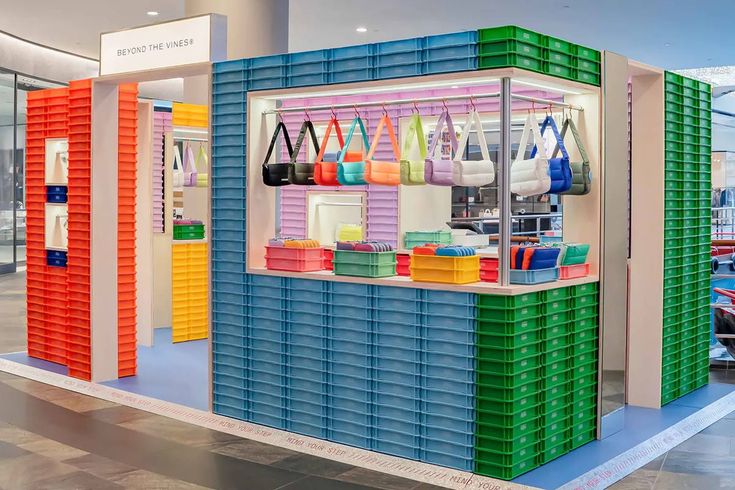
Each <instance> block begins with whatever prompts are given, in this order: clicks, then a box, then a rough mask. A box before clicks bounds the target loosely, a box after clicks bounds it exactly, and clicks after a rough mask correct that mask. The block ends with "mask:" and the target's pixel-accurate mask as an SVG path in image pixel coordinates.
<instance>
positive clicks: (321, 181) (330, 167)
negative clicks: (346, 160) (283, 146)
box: [314, 116, 345, 185]
mask: <svg viewBox="0 0 735 490" xmlns="http://www.w3.org/2000/svg"><path fill="white" fill-rule="evenodd" d="M332 128H334V130H335V131H336V133H337V141H338V142H339V149H340V150H341V149H342V148H343V147H344V146H345V140H344V139H343V138H342V129H341V128H340V127H339V121H338V120H337V118H336V117H335V116H332V119H330V120H329V124H327V130H326V132H325V133H324V138H322V146H321V147H319V154H318V155H317V156H316V160H315V161H314V183H316V184H317V185H339V181H338V180H337V158H336V155H335V158H333V159H332V158H327V159H326V161H325V158H326V154H325V152H326V151H327V145H328V144H329V136H330V135H331V134H332ZM330 156H331V155H330Z"/></svg>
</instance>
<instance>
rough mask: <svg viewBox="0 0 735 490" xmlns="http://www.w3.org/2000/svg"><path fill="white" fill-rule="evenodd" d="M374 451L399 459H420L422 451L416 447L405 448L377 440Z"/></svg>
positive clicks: (374, 443) (383, 440)
mask: <svg viewBox="0 0 735 490" xmlns="http://www.w3.org/2000/svg"><path fill="white" fill-rule="evenodd" d="M373 449H374V450H375V451H378V452H380V453H385V454H391V455H393V456H398V457H399V458H408V459H416V460H418V459H420V458H421V449H420V448H419V447H416V446H404V445H403V444H398V443H395V442H391V441H387V440H385V439H379V438H378V439H376V440H375V441H374V442H373Z"/></svg>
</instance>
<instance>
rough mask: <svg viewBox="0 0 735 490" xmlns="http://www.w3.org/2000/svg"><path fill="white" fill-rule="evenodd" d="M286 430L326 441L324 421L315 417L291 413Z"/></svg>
mask: <svg viewBox="0 0 735 490" xmlns="http://www.w3.org/2000/svg"><path fill="white" fill-rule="evenodd" d="M288 430H289V431H290V432H294V433H296V434H303V435H305V436H311V437H317V438H319V439H326V438H327V437H328V436H327V428H326V419H324V418H323V417H319V416H316V415H309V414H301V413H299V412H293V413H292V414H291V419H290V420H289V421H288Z"/></svg>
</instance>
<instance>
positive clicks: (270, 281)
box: [248, 274, 285, 287]
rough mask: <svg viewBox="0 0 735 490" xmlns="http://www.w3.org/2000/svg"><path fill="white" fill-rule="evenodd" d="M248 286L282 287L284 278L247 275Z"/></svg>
mask: <svg viewBox="0 0 735 490" xmlns="http://www.w3.org/2000/svg"><path fill="white" fill-rule="evenodd" d="M248 278H249V280H250V284H255V285H261V286H272V287H283V286H284V285H285V282H284V278H283V277H278V276H264V275H260V274H249V275H248Z"/></svg>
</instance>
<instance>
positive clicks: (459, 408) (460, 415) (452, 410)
mask: <svg viewBox="0 0 735 490" xmlns="http://www.w3.org/2000/svg"><path fill="white" fill-rule="evenodd" d="M465 401H466V400H465ZM468 405H469V406H468ZM421 411H422V412H423V413H424V414H430V415H440V416H443V417H446V419H447V420H451V419H455V420H458V421H461V422H462V424H459V423H457V424H456V426H455V427H458V428H453V429H452V430H458V431H460V432H464V431H465V430H466V429H467V427H468V426H467V425H464V424H465V423H466V422H468V421H470V422H471V421H473V420H474V419H475V407H474V405H473V404H471V403H469V404H468V403H464V404H462V405H453V404H451V403H441V402H438V401H423V402H422V408H421ZM443 427H446V426H443ZM447 428H448V427H447Z"/></svg>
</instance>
